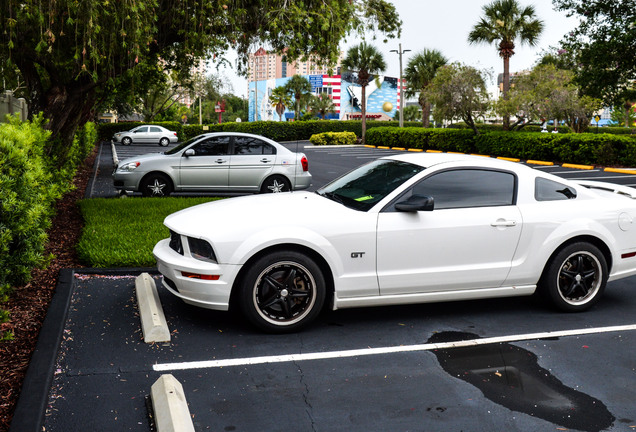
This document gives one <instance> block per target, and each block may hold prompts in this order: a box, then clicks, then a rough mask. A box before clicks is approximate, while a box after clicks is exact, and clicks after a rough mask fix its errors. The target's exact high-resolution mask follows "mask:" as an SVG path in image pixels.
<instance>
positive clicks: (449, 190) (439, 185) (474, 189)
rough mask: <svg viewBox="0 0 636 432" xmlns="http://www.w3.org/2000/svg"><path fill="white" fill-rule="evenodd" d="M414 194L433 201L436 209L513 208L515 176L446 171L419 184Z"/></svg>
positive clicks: (468, 170)
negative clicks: (505, 206) (427, 197)
mask: <svg viewBox="0 0 636 432" xmlns="http://www.w3.org/2000/svg"><path fill="white" fill-rule="evenodd" d="M412 193H413V194H417V195H423V196H430V197H433V200H434V202H435V209H448V208H461V207H491V206H503V205H512V204H514V202H515V176H514V175H512V174H510V173H506V172H501V171H487V170H477V169H461V170H452V171H444V172H441V173H438V174H434V175H432V176H430V177H427V178H425V179H424V180H422V181H421V182H419V183H418V184H417V185H415V186H414V187H413V189H412Z"/></svg>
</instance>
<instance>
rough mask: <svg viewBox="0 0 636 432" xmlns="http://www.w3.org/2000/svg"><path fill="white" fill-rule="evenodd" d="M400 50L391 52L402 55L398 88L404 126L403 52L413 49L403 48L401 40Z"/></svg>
mask: <svg viewBox="0 0 636 432" xmlns="http://www.w3.org/2000/svg"><path fill="white" fill-rule="evenodd" d="M399 48H400V49H399V50H391V51H390V52H395V53H398V56H399V57H400V82H399V83H398V89H399V90H400V127H404V93H403V92H402V54H404V53H406V52H409V51H411V50H402V43H401V42H400V45H399Z"/></svg>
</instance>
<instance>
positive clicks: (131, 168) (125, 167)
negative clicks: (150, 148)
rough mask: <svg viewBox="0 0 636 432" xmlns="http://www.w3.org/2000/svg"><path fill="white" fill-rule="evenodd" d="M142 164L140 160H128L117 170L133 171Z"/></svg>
mask: <svg viewBox="0 0 636 432" xmlns="http://www.w3.org/2000/svg"><path fill="white" fill-rule="evenodd" d="M139 165H141V163H139V162H128V163H125V164H123V165H122V166H120V167H119V168H117V171H124V172H131V171H134V170H136V169H137V167H138V166H139Z"/></svg>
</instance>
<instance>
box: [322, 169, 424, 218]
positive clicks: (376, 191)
mask: <svg viewBox="0 0 636 432" xmlns="http://www.w3.org/2000/svg"><path fill="white" fill-rule="evenodd" d="M422 170H424V167H421V166H418V165H413V164H410V163H408V162H401V161H395V160H388V159H378V160H375V161H373V162H369V163H368V164H365V165H362V166H361V167H359V168H356V169H355V170H353V171H351V172H350V173H348V174H345V175H344V176H342V177H340V178H338V179H336V180H334V181H332V182H331V183H329V184H327V185H326V186H324V187H322V188H321V189H319V190H317V191H316V193H317V194H318V195H321V196H324V197H326V198H329V199H331V200H333V201H337V202H339V203H341V204H343V205H345V206H347V207H349V208H352V209H354V210H361V211H367V210H369V209H370V208H371V207H373V206H374V205H375V204H376V203H378V202H379V201H381V200H383V199H384V198H385V197H386V196H387V195H388V194H390V193H391V192H393V191H394V190H395V188H397V187H398V186H400V185H401V184H402V183H404V182H405V181H407V180H408V179H410V178H411V177H413V176H414V175H416V174H417V173H419V172H420V171H422Z"/></svg>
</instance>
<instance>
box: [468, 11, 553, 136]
mask: <svg viewBox="0 0 636 432" xmlns="http://www.w3.org/2000/svg"><path fill="white" fill-rule="evenodd" d="M483 10H484V16H483V17H482V18H481V19H480V20H479V22H478V23H477V24H475V26H474V27H473V29H472V31H471V32H470V33H469V34H468V42H470V43H471V44H476V43H488V44H491V43H497V44H498V48H497V49H498V51H499V56H500V57H501V58H503V63H504V72H503V97H504V99H507V98H508V90H509V89H510V57H512V56H513V54H514V53H515V51H514V49H515V40H517V39H519V41H520V42H521V43H522V44H523V43H527V44H528V45H531V46H534V45H536V43H537V40H538V39H539V36H540V35H541V32H542V31H543V21H541V20H539V19H537V18H536V16H535V10H534V6H526V7H524V8H522V7H521V5H519V3H518V2H517V0H495V1H493V2H492V3H490V4H488V5H485V6H484V7H483ZM503 120H504V130H508V129H509V128H510V117H509V115H508V114H505V115H504V119H503Z"/></svg>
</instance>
